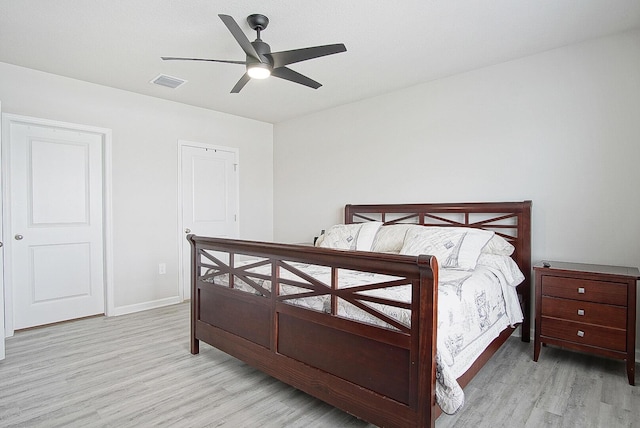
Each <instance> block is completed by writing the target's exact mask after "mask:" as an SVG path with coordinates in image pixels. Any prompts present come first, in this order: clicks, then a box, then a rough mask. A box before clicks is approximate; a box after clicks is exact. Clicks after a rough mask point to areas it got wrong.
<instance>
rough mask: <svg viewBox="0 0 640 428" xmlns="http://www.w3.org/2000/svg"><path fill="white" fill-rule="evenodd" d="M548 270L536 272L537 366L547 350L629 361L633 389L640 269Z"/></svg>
mask: <svg viewBox="0 0 640 428" xmlns="http://www.w3.org/2000/svg"><path fill="white" fill-rule="evenodd" d="M548 264H549V265H550V266H549V267H545V266H543V264H542V263H540V264H536V265H535V266H534V267H533V270H534V273H535V289H536V331H535V337H534V351H533V360H534V361H538V357H539V356H540V345H542V344H551V345H557V346H561V347H564V348H569V349H575V350H578V351H583V352H589V353H592V354H597V355H602V356H605V357H610V358H617V359H621V360H626V362H627V377H628V378H629V384H631V385H635V346H636V286H637V281H638V279H640V271H639V270H638V268H631V267H622V266H604V265H591V264H582V263H566V262H555V261H550V262H548Z"/></svg>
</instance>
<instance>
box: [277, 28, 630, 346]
mask: <svg viewBox="0 0 640 428" xmlns="http://www.w3.org/2000/svg"><path fill="white" fill-rule="evenodd" d="M399 72H401V71H399ZM639 138H640V31H635V32H629V33H623V34H618V35H614V36H611V37H607V38H602V39H598V40H594V41H591V42H587V43H582V44H579V45H572V46H567V47H563V48H560V49H555V50H552V51H548V52H545V53H542V54H538V55H535V56H530V57H526V58H522V59H519V60H516V61H511V62H507V63H503V64H499V65H495V66H492V67H487V68H483V69H480V70H476V71H472V72H468V73H464V74H460V75H456V76H453V77H449V78H445V79H441V80H437V81H433V82H430V83H426V84H423V85H420V86H416V87H413V88H409V89H406V90H402V91H398V92H394V93H390V94H387V95H384V96H380V97H377V98H373V99H367V100H363V101H361V102H357V103H353V104H350V105H345V106H342V107H338V108H335V109H332V110H327V111H323V112H320V113H317V114H314V115H309V116H306V117H302V118H299V119H295V120H290V121H286V122H283V123H280V124H276V125H275V134H274V141H275V143H274V144H275V145H274V183H275V199H274V215H275V225H274V233H275V238H276V240H280V241H287V242H297V241H305V240H306V241H309V240H311V237H312V236H314V235H317V234H318V232H319V231H320V229H325V228H327V227H328V226H330V225H331V224H334V223H339V222H342V215H343V214H342V212H343V211H342V208H343V206H344V205H345V204H346V203H401V202H463V201H515V200H525V199H531V200H532V201H533V219H532V228H533V236H532V240H533V244H532V245H533V248H532V251H533V259H534V261H536V260H540V259H550V260H554V259H558V260H567V261H579V262H586V263H602V264H618V265H628V266H640V189H639V188H638V186H639V185H640V139H639ZM638 313H639V314H640V308H639V310H638ZM639 325H640V317H639ZM638 331H639V332H640V327H639V328H638ZM638 343H639V344H640V339H639V341H638Z"/></svg>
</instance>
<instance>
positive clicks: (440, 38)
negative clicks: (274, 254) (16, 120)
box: [0, 0, 640, 123]
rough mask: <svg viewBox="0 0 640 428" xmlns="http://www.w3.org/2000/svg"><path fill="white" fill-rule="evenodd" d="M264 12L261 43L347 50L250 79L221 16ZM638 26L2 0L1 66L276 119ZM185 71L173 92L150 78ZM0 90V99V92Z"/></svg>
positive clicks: (363, 6)
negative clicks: (297, 79)
mask: <svg viewBox="0 0 640 428" xmlns="http://www.w3.org/2000/svg"><path fill="white" fill-rule="evenodd" d="M219 13H223V14H228V15H231V16H233V17H234V18H235V19H236V21H237V22H238V24H240V27H241V28H242V29H243V30H245V34H246V35H247V37H248V38H249V40H254V39H255V32H253V31H252V30H251V29H250V28H249V26H248V24H247V22H246V17H247V16H248V15H250V14H252V13H262V14H264V15H266V16H267V17H268V18H269V20H270V23H269V26H268V28H267V29H266V30H264V31H263V32H262V39H263V41H265V42H267V43H269V44H270V45H271V49H272V51H274V52H276V51H281V50H290V49H297V48H302V47H308V46H317V45H324V44H332V43H344V44H345V45H346V47H347V52H345V53H340V54H336V55H331V56H327V57H322V58H317V59H314V60H310V61H306V62H301V63H297V64H292V65H291V66H290V67H291V68H292V69H294V70H296V71H298V72H300V73H302V74H305V75H307V76H309V77H311V78H312V79H314V80H317V81H319V82H320V83H322V84H323V86H322V87H321V88H319V89H317V90H314V89H310V88H308V87H305V86H302V85H298V84H295V83H291V82H288V81H285V80H281V79H277V78H269V79H267V80H263V81H250V82H249V83H248V84H247V85H246V86H245V87H244V89H243V90H242V92H240V93H239V94H231V93H229V92H230V90H231V88H232V87H233V86H234V85H235V83H236V82H237V80H238V79H239V78H240V76H242V74H243V73H244V66H242V65H236V64H220V63H210V62H208V63H203V62H177V61H166V62H165V61H162V60H161V59H160V57H161V56H183V57H200V58H215V59H230V60H244V58H245V57H244V53H243V52H242V50H241V48H240V47H239V46H238V44H237V43H236V41H235V40H234V39H233V37H232V36H231V34H230V33H229V31H228V30H227V28H226V27H225V26H224V24H223V23H222V21H221V20H220V19H219V18H218V16H217V15H218V14H219ZM633 28H640V0H484V1H482V0H403V1H392V0H350V1H344V0H322V1H317V0H315V1H310V0H298V1H274V0H271V1H264V0H262V1H258V0H244V1H235V2H231V1H220V0H90V1H88V0H55V1H52V0H0V62H6V63H10V64H16V65H20V66H23V67H29V68H33V69H36V70H42V71H46V72H49V73H54V74H58V75H61V76H67V77H71V78H74V79H80V80H84V81H87V82H93V83H97V84H100V85H106V86H111V87H114V88H120V89H124V90H127V91H133V92H137V93H140V94H145V95H150V96H153V97H158V98H165V99H168V100H174V101H177V102H181V103H185V104H191V105H194V106H200V107H204V108H208V109H212V110H217V111H221V112H227V113H231V114H234V115H239V116H243V117H248V118H253V119H257V120H261V121H265V122H271V123H277V122H281V121H284V120H287V119H290V118H293V117H296V116H302V115H305V114H309V113H312V112H315V111H319V110H323V109H326V108H330V107H334V106H337V105H341V104H345V103H349V102H353V101H357V100H361V99H364V98H369V97H373V96H376V95H380V94H384V93H387V92H391V91H394V90H398V89H402V88H407V87H410V86H413V85H417V84H420V83H423V82H427V81H430V80H434V79H438V78H441V77H444V76H449V75H452V74H456V73H461V72H465V71H469V70H473V69H477V68H480V67H484V66H487V65H492V64H497V63H501V62H504V61H509V60H512V59H515V58H520V57H523V56H527V55H531V54H534V53H538V52H542V51H545V50H549V49H553V48H556V47H560V46H564V45H567V44H572V43H576V42H580V41H584V40H588V39H592V38H596V37H601V36H604V35H608V34H612V33H616V32H620V31H625V30H629V29H633ZM160 73H164V74H167V75H170V76H175V77H179V78H182V79H186V80H187V81H188V83H186V84H185V85H183V86H181V87H179V88H178V89H175V90H172V89H169V88H165V87H161V86H158V85H153V84H151V83H149V81H150V80H151V79H153V78H154V77H156V76H157V75H158V74H160ZM0 95H1V94H0Z"/></svg>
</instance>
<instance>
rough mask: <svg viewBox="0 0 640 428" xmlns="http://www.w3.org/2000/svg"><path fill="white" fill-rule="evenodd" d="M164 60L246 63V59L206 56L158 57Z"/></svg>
mask: <svg viewBox="0 0 640 428" xmlns="http://www.w3.org/2000/svg"><path fill="white" fill-rule="evenodd" d="M160 58H162V59H163V60H165V61H174V60H183V61H211V62H224V63H227V64H242V65H246V61H232V60H226V59H207V58H177V57H172V56H163V57H160Z"/></svg>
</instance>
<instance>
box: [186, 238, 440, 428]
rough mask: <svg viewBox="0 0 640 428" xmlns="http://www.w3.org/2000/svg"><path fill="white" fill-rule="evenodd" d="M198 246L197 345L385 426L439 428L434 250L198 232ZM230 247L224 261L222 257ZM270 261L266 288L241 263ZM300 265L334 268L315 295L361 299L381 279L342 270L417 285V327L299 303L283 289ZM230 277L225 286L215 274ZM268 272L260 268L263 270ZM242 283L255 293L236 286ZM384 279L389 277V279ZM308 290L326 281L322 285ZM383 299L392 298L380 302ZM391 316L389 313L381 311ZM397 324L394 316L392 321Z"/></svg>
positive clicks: (195, 265) (412, 305) (414, 292)
mask: <svg viewBox="0 0 640 428" xmlns="http://www.w3.org/2000/svg"><path fill="white" fill-rule="evenodd" d="M188 239H189V240H190V241H191V243H192V251H193V256H194V257H193V260H194V263H193V272H194V274H193V288H192V320H191V323H192V325H191V332H192V336H191V351H192V353H197V352H198V350H199V346H198V341H200V340H203V341H205V342H206V343H209V344H211V345H212V346H215V347H216V348H219V349H221V350H223V351H225V352H227V353H229V354H231V355H233V356H235V357H237V358H239V359H241V360H243V361H245V362H246V363H248V364H250V365H252V366H254V367H256V368H258V369H260V370H262V371H264V372H265V373H268V374H269V375H271V376H274V377H276V378H278V379H280V380H282V381H283V382H286V383H288V384H290V385H292V386H294V387H296V388H298V389H300V390H302V391H305V392H307V393H308V394H310V395H313V396H315V397H317V398H319V399H321V400H323V401H326V402H327V403H329V404H332V405H333V406H335V407H338V408H340V409H342V410H344V411H346V412H348V413H351V414H353V415H355V416H357V417H360V418H362V419H365V420H367V421H369V422H371V423H373V424H376V425H379V426H386V427H409V426H420V427H428V426H433V424H434V421H435V414H434V413H433V410H434V405H435V369H436V363H435V349H436V346H435V344H436V329H435V328H434V326H435V325H436V314H437V311H436V310H434V308H435V307H436V304H437V286H436V284H437V266H436V260H435V258H432V257H429V256H420V257H417V258H416V257H410V256H399V255H388V254H375V253H363V252H350V251H349V252H347V251H336V250H327V249H321V248H314V247H305V246H296V245H283V244H271V243H261V242H249V241H238V240H227V239H216V238H203V237H198V236H193V235H192V236H189V238H188ZM222 254H224V255H226V256H225V260H222V257H221V255H222ZM243 256H250V257H258V258H260V259H261V260H264V263H263V266H264V265H265V264H267V265H268V266H269V267H270V268H269V270H270V272H271V274H270V275H269V277H268V278H262V279H265V280H266V283H267V284H268V286H267V288H266V289H265V288H263V285H259V283H258V282H257V281H255V282H254V280H255V276H253V274H251V273H249V272H248V271H247V269H246V268H244V267H237V266H236V265H235V264H234V262H233V260H235V259H237V258H240V257H243ZM292 262H300V263H311V264H314V265H316V266H329V267H330V268H331V269H332V272H333V274H332V281H331V284H326V286H325V287H324V288H323V289H321V288H317V289H316V290H315V291H311V293H314V292H315V293H316V294H318V295H320V294H322V295H326V296H328V298H329V299H331V300H335V299H338V298H340V299H345V300H347V301H350V302H354V303H355V304H358V302H359V301H361V300H362V299H364V300H368V301H376V300H379V299H375V298H372V297H367V296H366V295H364V294H359V293H360V292H362V291H366V290H370V289H372V288H375V287H377V285H375V284H374V285H366V286H362V287H353V288H340V287H339V286H338V282H339V281H338V278H339V271H340V270H343V269H346V270H356V271H364V272H371V273H379V274H384V275H390V276H393V278H394V279H393V280H390V281H389V282H388V285H391V286H398V285H401V284H408V285H410V286H411V287H412V303H410V304H407V305H408V306H407V307H406V309H409V310H410V311H411V326H409V327H403V326H402V325H397V326H395V328H389V327H380V326H375V325H369V324H365V323H361V322H356V321H352V320H349V319H346V318H342V317H340V316H339V315H338V314H337V313H336V307H335V305H334V307H333V309H332V310H330V311H328V312H324V311H318V310H313V309H308V308H304V307H300V306H296V305H294V304H291V303H289V302H288V300H290V296H283V295H282V294H280V293H279V288H280V286H281V284H291V281H290V280H289V281H287V280H285V279H283V278H281V277H280V272H281V270H283V269H286V268H287V267H290V265H291V263H292ZM212 272H215V275H214V276H221V275H227V276H225V278H226V282H225V283H224V284H223V285H220V284H216V283H214V281H212V280H211V278H212ZM257 276H258V277H261V275H259V274H258V275H257ZM229 278H234V279H235V281H238V280H242V281H245V284H251V285H252V286H254V288H255V291H254V292H247V291H246V290H244V291H243V290H240V289H238V288H237V284H236V283H234V280H231V281H230V282H229ZM383 285H384V284H383ZM309 287H320V286H318V285H317V284H313V283H312V285H309ZM381 303H384V302H381ZM380 316H381V317H382V318H385V317H384V315H380ZM385 321H388V322H390V323H393V320H389V319H385Z"/></svg>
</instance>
